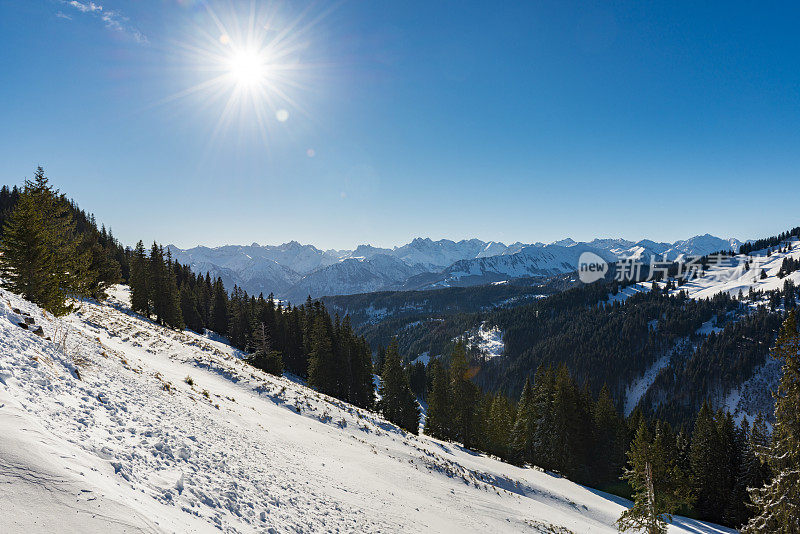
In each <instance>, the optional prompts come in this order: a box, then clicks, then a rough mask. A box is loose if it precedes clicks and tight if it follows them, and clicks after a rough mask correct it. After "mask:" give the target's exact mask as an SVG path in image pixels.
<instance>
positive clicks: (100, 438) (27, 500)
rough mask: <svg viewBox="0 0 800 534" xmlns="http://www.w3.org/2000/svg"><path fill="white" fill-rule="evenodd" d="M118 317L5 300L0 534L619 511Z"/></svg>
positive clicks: (564, 521) (424, 522) (1, 308)
mask: <svg viewBox="0 0 800 534" xmlns="http://www.w3.org/2000/svg"><path fill="white" fill-rule="evenodd" d="M126 300H127V294H126V292H125V291H124V290H122V289H119V288H118V289H116V290H115V291H114V298H113V299H112V301H111V303H110V304H97V303H92V302H86V303H84V304H83V306H82V309H81V310H80V311H79V312H77V313H75V314H73V315H71V316H68V317H66V318H64V319H61V320H53V319H52V318H51V317H49V316H45V315H44V314H42V313H41V312H40V311H39V310H38V309H37V308H36V307H35V306H32V305H30V304H29V303H27V302H25V301H23V300H21V299H20V298H18V297H16V296H15V295H13V294H11V293H8V292H5V291H2V292H0V487H2V491H0V510H2V521H0V531H3V532H25V533H30V534H35V533H39V532H48V533H49V532H54V531H59V532H220V531H222V532H322V531H326V532H609V533H610V532H615V531H616V529H615V528H614V526H613V523H614V520H615V519H616V518H617V516H618V515H619V513H620V512H621V511H622V509H623V506H624V505H625V504H626V501H624V500H623V499H619V498H616V497H612V496H609V495H606V494H603V493H601V492H598V491H595V490H590V489H587V488H584V487H581V486H579V485H577V484H574V483H572V482H569V481H567V480H565V479H562V478H559V477H556V476H553V475H550V474H547V473H544V472H541V471H539V470H537V469H522V468H518V467H514V466H510V465H508V464H504V463H501V462H498V461H496V460H493V459H491V458H487V457H485V456H482V455H477V454H473V453H470V452H468V451H464V450H462V449H461V448H460V447H458V446H457V445H453V444H449V443H443V442H439V441H436V440H432V439H429V438H427V437H424V436H422V437H415V436H411V435H408V434H406V433H404V432H402V431H400V430H398V429H397V428H396V427H394V426H393V425H390V424H388V423H387V422H385V421H384V420H382V419H381V418H380V417H377V416H375V415H374V414H372V413H370V412H366V411H363V410H360V409H356V408H353V407H352V406H349V405H347V404H344V403H342V402H339V401H336V400H334V399H330V398H328V397H326V396H324V395H320V394H318V393H316V392H314V391H312V390H310V389H307V388H306V387H304V386H302V385H300V384H298V383H296V382H295V381H292V380H290V379H288V378H278V377H273V376H270V375H266V374H264V373H261V372H260V371H257V370H254V369H252V368H250V367H249V366H248V365H247V364H245V363H244V362H243V361H242V360H241V358H240V356H241V355H240V354H238V353H236V351H234V350H233V349H231V348H230V347H228V346H226V345H224V344H222V343H219V342H217V341H213V340H212V339H210V338H207V337H203V336H198V335H195V334H192V333H189V332H175V331H171V330H167V329H164V328H162V327H159V326H157V325H155V324H153V323H151V322H149V321H146V320H143V319H141V318H139V317H137V316H135V315H133V314H131V313H130V312H129V310H128V309H127V304H126ZM12 308H20V309H21V311H23V312H28V313H30V314H31V315H32V316H33V318H34V319H35V321H36V323H37V324H38V325H41V326H42V327H43V329H44V334H45V335H46V336H48V337H50V338H52V339H54V340H56V341H59V342H60V343H57V342H54V341H49V340H47V339H45V338H43V337H39V336H36V335H35V334H33V333H32V332H31V331H29V330H25V329H22V328H20V327H18V326H17V325H16V324H15V321H17V320H18V317H19V316H18V314H16V313H15V312H13V310H12ZM567 529H568V530H567ZM670 530H671V532H693V533H712V532H729V531H727V530H725V529H722V528H719V527H715V526H711V525H706V524H703V523H700V522H697V521H693V520H689V519H684V518H680V517H676V518H675V525H674V526H672V527H671V529H670Z"/></svg>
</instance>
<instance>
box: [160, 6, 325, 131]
mask: <svg viewBox="0 0 800 534" xmlns="http://www.w3.org/2000/svg"><path fill="white" fill-rule="evenodd" d="M244 4H245V3H244V2H242V3H241V4H240V3H235V4H232V5H231V7H230V8H229V9H223V10H221V11H217V10H215V9H213V8H212V7H211V5H210V4H207V5H205V8H206V15H207V17H198V18H196V19H193V20H192V23H191V24H188V25H187V27H186V28H185V38H183V39H180V40H178V41H176V42H175V44H176V45H177V46H176V47H175V55H176V59H177V63H178V65H179V69H180V71H181V72H182V73H184V79H185V80H187V82H188V83H187V84H186V85H185V86H184V89H182V90H179V91H178V92H176V93H174V94H172V95H170V96H168V97H166V98H164V99H163V100H162V101H161V102H159V104H161V105H167V104H170V103H172V102H177V101H182V102H184V103H185V104H186V105H187V106H193V110H192V111H194V110H196V109H199V110H202V111H204V112H205V111H212V112H215V113H216V114H217V121H216V124H210V129H211V130H212V133H211V136H210V140H209V144H210V145H211V144H213V143H214V142H215V141H216V140H217V139H218V137H219V136H222V135H225V134H226V133H228V131H229V130H230V128H232V127H237V129H239V131H240V133H243V134H245V135H250V134H251V133H256V135H260V136H261V138H262V140H263V142H264V144H265V145H269V140H270V137H272V136H275V135H284V134H285V133H286V132H287V131H291V128H292V124H293V121H294V120H295V118H303V117H305V118H309V117H311V113H310V110H308V109H306V108H305V106H303V105H302V102H303V99H302V97H303V96H305V95H306V94H308V93H309V92H311V90H312V88H315V87H319V80H320V79H321V74H320V71H319V69H320V68H321V66H322V65H324V62H323V61H321V60H320V59H318V58H319V57H320V54H322V52H321V51H320V50H321V49H320V48H318V47H317V46H315V45H314V41H315V35H316V34H315V32H314V30H315V27H316V26H317V25H318V24H319V23H320V22H321V21H322V20H323V19H324V18H325V16H326V15H327V13H329V12H330V10H326V11H324V12H321V13H316V12H315V11H314V10H309V9H305V10H303V11H302V12H300V13H288V12H283V9H284V8H283V7H281V6H283V4H278V3H277V2H264V3H259V4H256V3H255V1H253V2H251V4H250V9H249V10H247V9H245V7H246V6H245V5H244ZM287 9H288V8H287ZM287 129H288V130H287Z"/></svg>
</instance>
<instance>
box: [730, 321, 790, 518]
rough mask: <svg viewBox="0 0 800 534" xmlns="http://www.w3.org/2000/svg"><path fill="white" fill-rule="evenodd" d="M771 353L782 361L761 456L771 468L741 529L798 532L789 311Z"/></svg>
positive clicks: (754, 493) (756, 490)
mask: <svg viewBox="0 0 800 534" xmlns="http://www.w3.org/2000/svg"><path fill="white" fill-rule="evenodd" d="M773 356H774V357H775V358H778V359H779V360H781V361H782V363H783V365H782V373H783V374H782V375H781V380H780V384H779V385H778V390H777V391H776V392H775V394H774V397H775V425H774V427H773V428H774V430H773V435H772V443H771V444H770V446H769V447H767V448H766V450H764V451H762V452H761V455H760V456H761V458H762V459H763V460H764V461H766V463H767V464H768V465H769V467H770V469H771V470H772V475H773V476H772V478H771V480H769V481H768V482H767V483H766V485H764V486H763V487H761V488H758V489H755V490H754V491H753V492H752V494H751V497H752V500H753V503H754V505H755V508H756V510H757V515H756V516H755V517H753V518H752V519H751V520H750V521H749V522H748V523H747V525H746V527H745V528H744V529H742V532H744V533H755V532H775V533H780V534H790V533H791V534H796V533H798V532H800V468H799V467H798V466H800V334H798V331H797V315H796V311H794V310H792V311H791V312H790V313H789V315H788V317H787V318H786V321H784V323H783V326H782V327H781V330H780V333H779V334H778V339H777V341H776V342H775V348H774V349H773Z"/></svg>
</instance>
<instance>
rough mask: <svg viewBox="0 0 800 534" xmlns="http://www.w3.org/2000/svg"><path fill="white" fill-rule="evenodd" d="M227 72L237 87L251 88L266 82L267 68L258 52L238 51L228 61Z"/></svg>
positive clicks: (265, 62) (264, 59)
mask: <svg viewBox="0 0 800 534" xmlns="http://www.w3.org/2000/svg"><path fill="white" fill-rule="evenodd" d="M228 71H229V73H230V76H231V77H232V78H233V81H234V83H236V84H237V85H240V86H243V87H253V86H256V85H258V84H259V83H262V82H264V81H266V78H267V74H268V71H269V67H268V65H267V61H266V58H265V57H263V54H260V53H259V52H258V51H255V50H238V51H235V52H233V53H232V54H231V56H230V58H229V60H228Z"/></svg>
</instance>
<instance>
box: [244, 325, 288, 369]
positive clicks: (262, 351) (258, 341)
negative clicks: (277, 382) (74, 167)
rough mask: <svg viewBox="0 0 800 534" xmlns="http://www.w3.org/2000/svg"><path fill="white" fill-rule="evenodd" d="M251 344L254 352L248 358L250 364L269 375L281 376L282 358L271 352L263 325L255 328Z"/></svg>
mask: <svg viewBox="0 0 800 534" xmlns="http://www.w3.org/2000/svg"><path fill="white" fill-rule="evenodd" d="M253 342H254V345H255V349H256V350H255V352H254V353H253V354H252V355H251V356H250V357H249V358H248V361H249V362H250V364H251V365H253V366H254V367H258V368H259V369H261V370H263V371H266V372H268V373H270V374H273V375H276V376H281V374H282V373H283V357H282V356H281V353H280V352H278V351H277V350H272V343H271V342H270V337H269V333H268V332H267V327H266V325H265V324H264V323H260V324H258V325H257V326H256V328H255V332H254V334H253Z"/></svg>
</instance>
